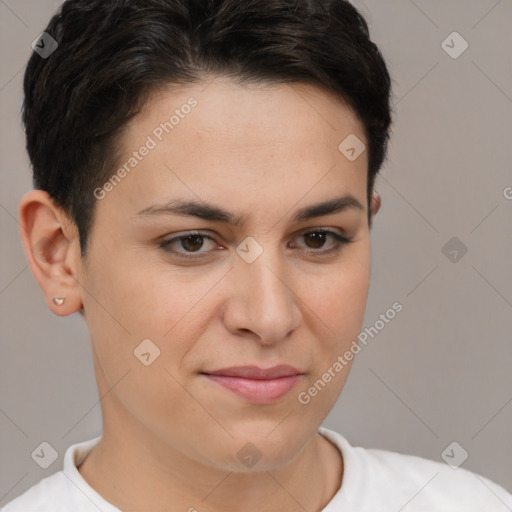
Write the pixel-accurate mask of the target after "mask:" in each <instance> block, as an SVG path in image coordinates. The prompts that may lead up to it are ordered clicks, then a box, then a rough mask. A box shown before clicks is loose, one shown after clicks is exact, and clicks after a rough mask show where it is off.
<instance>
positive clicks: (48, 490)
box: [0, 436, 120, 512]
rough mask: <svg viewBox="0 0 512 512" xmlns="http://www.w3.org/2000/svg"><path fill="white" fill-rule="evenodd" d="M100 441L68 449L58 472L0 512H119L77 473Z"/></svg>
mask: <svg viewBox="0 0 512 512" xmlns="http://www.w3.org/2000/svg"><path fill="white" fill-rule="evenodd" d="M100 437H101V436H98V437H96V438H94V439H90V440H88V441H83V442H81V443H76V444H73V445H71V446H70V447H69V448H68V449H67V450H66V453H65V455H64V468H63V469H62V471H58V472H57V473H54V474H53V475H50V476H48V477H46V478H43V479H42V480H40V481H39V482H38V483H37V484H35V485H34V486H32V487H30V488H29V489H28V490H26V491H25V492H24V493H23V494H21V495H20V496H18V497H17V498H15V499H14V500H12V501H10V502H9V503H7V505H5V506H4V507H3V508H2V509H1V511H0V512H50V511H51V512H69V511H71V510H72V511H73V512H91V511H94V512H97V511H98V510H102V511H103V512H120V511H119V509H117V508H116V507H114V506H113V505H111V504H110V503H108V502H107V501H106V500H104V499H103V497H102V496H100V495H99V494H98V493H97V492H96V491H95V490H94V489H93V488H92V487H91V486H90V485H89V484H88V483H87V482H86V481H85V480H84V478H83V477H82V475H81V474H80V472H79V471H78V469H77V466H79V465H80V463H81V462H82V461H83V460H84V459H85V457H87V455H88V454H89V453H90V451H91V450H92V449H93V448H94V446H95V445H96V444H97V442H98V441H99V439H100Z"/></svg>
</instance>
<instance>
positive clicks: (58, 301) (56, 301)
mask: <svg viewBox="0 0 512 512" xmlns="http://www.w3.org/2000/svg"><path fill="white" fill-rule="evenodd" d="M52 300H53V303H54V304H57V306H62V304H64V297H53V299H52Z"/></svg>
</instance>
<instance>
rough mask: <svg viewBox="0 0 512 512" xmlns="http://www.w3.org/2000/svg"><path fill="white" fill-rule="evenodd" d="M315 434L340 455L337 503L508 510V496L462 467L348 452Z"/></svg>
mask: <svg viewBox="0 0 512 512" xmlns="http://www.w3.org/2000/svg"><path fill="white" fill-rule="evenodd" d="M320 433H321V434H322V435H325V436H326V437H327V438H328V439H330V440H331V442H333V443H334V444H336V445H337V446H338V447H339V448H340V450H341V452H342V454H343V458H344V463H345V471H346V473H345V474H344V477H343V482H342V487H341V489H340V497H342V498H343V499H347V500H350V501H352V500H353V499H354V496H355V495H358V494H359V495H361V496H365V497H364V498H362V501H361V504H363V503H364V507H363V508H361V509H360V510H367V509H368V510H370V509H371V507H373V508H374V509H375V510H377V509H379V510H388V508H386V509H383V508H382V507H383V504H386V505H387V506H388V507H391V506H392V507H396V509H397V510H399V509H400V507H406V505H407V510H410V511H427V510H430V511H431V510H437V511H444V510H446V511H450V512H459V511H460V512H462V511H463V512H481V511H482V510H486V511H488V512H510V510H512V495H511V494H510V493H509V492H507V491H506V490H505V489H503V488H502V487H500V486H499V485H498V484H496V483H494V482H492V481H490V480H489V479H487V478H485V477H483V476H481V475H478V474H476V473H473V472H471V471H468V470H466V469H464V468H462V467H458V468H456V469H453V468H451V467H450V466H448V464H445V463H444V462H437V461H433V460H429V459H425V458H422V457H418V456H415V455H406V454H402V453H397V452H391V451H387V450H381V449H375V448H362V447H359V446H351V445H350V443H349V442H348V441H347V439H345V438H344V437H343V436H342V435H341V434H339V433H337V432H334V431H332V430H328V429H325V428H323V427H321V428H320ZM344 493H345V494H344ZM349 495H351V496H349ZM347 502H348V501H347ZM354 503H356V502H354ZM365 507H367V508H365ZM358 510H359V509H358Z"/></svg>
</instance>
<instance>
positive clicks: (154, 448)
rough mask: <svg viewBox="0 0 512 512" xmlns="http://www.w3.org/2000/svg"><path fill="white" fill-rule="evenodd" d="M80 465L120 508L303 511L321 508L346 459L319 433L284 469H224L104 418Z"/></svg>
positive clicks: (338, 483)
mask: <svg viewBox="0 0 512 512" xmlns="http://www.w3.org/2000/svg"><path fill="white" fill-rule="evenodd" d="M127 424H128V425H130V427H128V428H127V427H126V425H127ZM119 432H123V434H122V435H119ZM141 439H143V440H144V441H143V442H141ZM78 470H79V472H80V474H81V475H82V477H83V478H84V479H85V480H86V481H87V482H88V483H89V485H90V486H91V487H92V488H94V489H95V490H96V491H97V492H98V493H99V494H100V495H101V496H103V498H104V499H106V500H107V501H108V502H110V503H112V504H113V505H114V506H116V507H118V508H119V509H121V510H123V511H129V510H151V511H154V512H160V511H161V512H164V511H165V512H169V511H189V512H194V511H195V510H196V511H200V512H217V511H219V512H220V511H222V512H238V511H239V510H240V505H241V503H243V510H244V512H256V511H257V512H267V511H268V512H270V511H275V510H279V511H283V512H285V511H290V512H291V511H294V512H295V511H300V512H304V510H311V511H320V510H322V509H323V508H324V507H325V506H326V505H327V503H328V502H329V501H330V500H331V499H332V497H333V496H334V495H335V494H336V492H337V491H338V490H339V488H340V486H341V480H342V475H343V460H342V457H341V454H340V452H339V450H338V449H337V448H336V447H335V446H334V445H333V444H332V443H331V442H330V441H328V440H327V439H325V438H324V437H323V436H321V435H320V434H318V433H317V434H316V435H314V436H313V437H312V438H311V439H310V440H308V441H307V442H306V443H305V445H304V447H303V449H302V450H301V451H300V452H299V454H298V455H297V456H296V457H295V458H294V459H293V460H292V461H291V462H290V463H289V464H287V465H285V466H284V467H281V468H278V469H276V470H271V471H259V472H258V471H251V472H232V471H225V470H224V471H223V470H222V469H219V468H215V467H212V466H209V465H205V464H203V463H202V462H199V461H196V460H192V459H190V458H189V457H187V456H185V455H184V454H183V453H181V452H180V451H179V449H177V448H176V447H173V446H169V445H168V444H166V443H165V442H163V441H162V440H161V439H159V438H157V437H156V436H154V435H152V434H151V433H150V432H149V431H148V430H147V429H145V428H144V427H143V426H142V425H140V424H139V425H137V424H133V423H130V422H128V423H124V424H123V428H122V429H115V430H114V429H109V428H108V423H107V422H105V424H104V432H103V436H102V438H101V440H100V441H99V443H98V444H97V445H96V447H95V448H94V449H93V451H92V452H91V453H90V454H89V456H88V457H87V458H86V460H85V461H84V462H83V463H82V465H81V466H80V467H79V469H78ZM262 497H264V498H262Z"/></svg>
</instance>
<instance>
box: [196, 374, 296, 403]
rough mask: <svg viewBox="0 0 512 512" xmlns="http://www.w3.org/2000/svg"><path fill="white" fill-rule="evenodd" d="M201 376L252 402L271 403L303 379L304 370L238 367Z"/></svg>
mask: <svg viewBox="0 0 512 512" xmlns="http://www.w3.org/2000/svg"><path fill="white" fill-rule="evenodd" d="M201 375H203V376H204V377H206V378H207V379H208V380H210V381H212V382H215V383H216V384H219V385H220V386H222V387H223V388H224V389H227V390H229V391H231V392H233V393H235V394H236V395H238V396H241V397H242V398H245V399H246V400H247V401H249V402H251V403H253V404H270V403H273V402H276V401H277V400H279V399H280V398H282V397H284V396H285V395H287V394H288V393H289V392H290V391H291V390H292V389H293V388H294V387H295V386H296V385H297V384H298V383H299V382H300V381H301V380H302V379H303V377H304V372H302V371H301V370H298V369H297V368H294V367H293V366H289V365H277V366H273V367H272V368H267V369H262V368H259V367H257V366H237V367H230V368H223V369H220V370H213V371H208V372H201Z"/></svg>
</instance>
